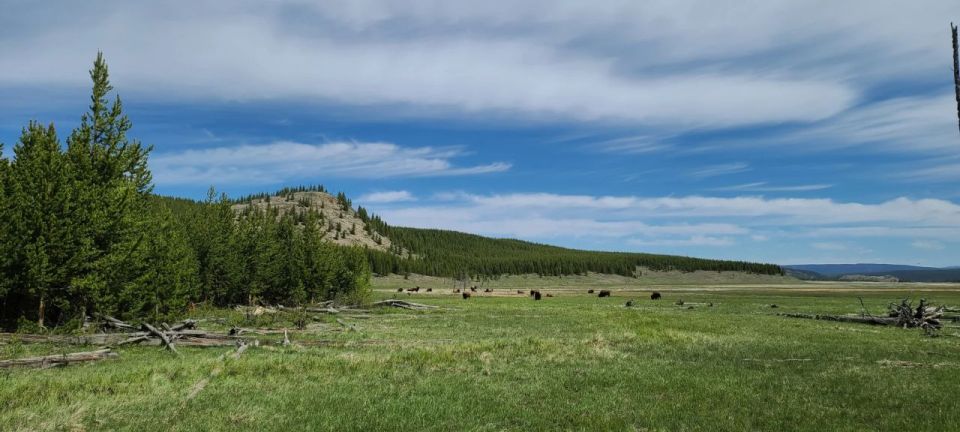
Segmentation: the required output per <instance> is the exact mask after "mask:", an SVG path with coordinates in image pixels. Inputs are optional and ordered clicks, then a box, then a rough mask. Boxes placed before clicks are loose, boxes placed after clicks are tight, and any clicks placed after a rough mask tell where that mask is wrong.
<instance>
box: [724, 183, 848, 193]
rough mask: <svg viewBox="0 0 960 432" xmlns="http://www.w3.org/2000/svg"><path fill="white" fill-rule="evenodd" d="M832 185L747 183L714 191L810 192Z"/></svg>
mask: <svg viewBox="0 0 960 432" xmlns="http://www.w3.org/2000/svg"><path fill="white" fill-rule="evenodd" d="M831 187H833V185H832V184H808V185H796V186H775V185H769V184H767V182H755V183H745V184H739V185H734V186H726V187H719V188H713V189H711V190H714V191H737V192H808V191H818V190H823V189H829V188H831Z"/></svg>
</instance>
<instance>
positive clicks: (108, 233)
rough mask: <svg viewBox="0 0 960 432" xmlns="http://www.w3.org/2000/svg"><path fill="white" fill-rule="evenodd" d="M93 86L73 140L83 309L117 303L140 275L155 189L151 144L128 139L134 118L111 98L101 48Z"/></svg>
mask: <svg viewBox="0 0 960 432" xmlns="http://www.w3.org/2000/svg"><path fill="white" fill-rule="evenodd" d="M90 78H91V79H92V81H93V91H92V94H91V97H90V100H91V103H90V107H89V109H90V110H89V112H87V113H85V114H84V115H83V117H81V121H80V126H79V127H77V129H75V130H74V131H73V133H72V134H71V135H70V138H69V139H68V140H67V158H68V160H69V161H70V166H71V170H70V172H71V174H72V180H73V189H74V191H75V193H76V204H77V205H76V208H75V209H74V211H73V214H72V218H74V219H75V222H76V224H77V225H78V226H79V227H81V231H80V233H79V234H80V235H79V238H80V239H82V244H83V247H82V253H81V254H80V255H81V257H80V258H81V262H82V263H83V265H82V267H81V268H80V269H79V271H78V272H77V273H76V274H74V275H73V279H72V281H71V284H70V287H71V290H72V292H71V294H72V297H73V298H72V300H71V304H72V305H74V306H76V307H77V308H78V310H79V313H80V314H84V313H86V312H87V311H88V310H90V309H98V310H102V311H111V310H113V309H115V308H116V303H117V301H118V294H119V290H120V288H119V287H122V286H123V285H124V284H125V283H126V282H127V281H129V280H131V279H134V278H136V277H139V275H137V274H135V273H131V269H133V268H136V266H132V265H131V262H130V259H131V258H132V257H134V256H136V255H137V254H138V249H139V248H141V247H143V242H144V232H145V231H146V226H145V225H146V224H147V218H146V204H147V198H148V196H149V193H150V191H151V176H150V172H149V170H148V169H147V155H148V154H149V152H150V150H151V148H150V147H145V146H143V145H142V144H141V143H140V142H139V141H136V140H130V139H128V138H127V132H128V131H129V130H130V128H131V126H132V125H131V123H130V120H129V119H128V118H127V117H126V115H125V114H124V113H123V105H122V103H121V101H120V98H119V96H117V97H116V98H115V99H114V101H113V103H112V104H111V103H109V101H108V100H107V95H108V93H109V92H110V91H111V90H112V89H113V87H111V86H110V80H109V73H108V70H107V64H106V62H105V61H104V59H103V54H102V53H98V54H97V59H96V61H95V62H94V66H93V69H92V70H91V71H90Z"/></svg>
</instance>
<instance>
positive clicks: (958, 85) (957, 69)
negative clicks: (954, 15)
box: [950, 23, 960, 128]
mask: <svg viewBox="0 0 960 432" xmlns="http://www.w3.org/2000/svg"><path fill="white" fill-rule="evenodd" d="M950 31H951V33H953V89H954V92H955V93H956V96H957V127H958V128H960V54H958V52H957V26H955V25H953V23H950Z"/></svg>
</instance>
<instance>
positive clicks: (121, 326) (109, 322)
mask: <svg viewBox="0 0 960 432" xmlns="http://www.w3.org/2000/svg"><path fill="white" fill-rule="evenodd" d="M100 318H103V320H104V325H106V326H108V327H113V328H115V329H118V330H137V327H136V326H134V325H131V324H128V323H126V322H123V321H120V320H118V319H116V318H114V317H112V316H110V315H100Z"/></svg>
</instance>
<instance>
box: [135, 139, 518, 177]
mask: <svg viewBox="0 0 960 432" xmlns="http://www.w3.org/2000/svg"><path fill="white" fill-rule="evenodd" d="M463 155H464V151H463V150H462V149H460V148H456V147H446V148H433V147H412V148H411V147H401V146H398V145H396V144H392V143H357V142H331V143H324V144H304V143H297V142H289V141H280V142H275V143H271V144H264V145H240V146H236V147H216V148H207V149H198V150H186V151H183V152H178V153H160V154H157V155H155V156H153V157H152V158H151V159H150V168H151V169H152V170H153V173H154V180H155V181H156V182H157V183H158V184H161V185H175V184H195V183H201V184H202V183H208V184H223V183H229V184H241V185H242V184H274V183H281V182H289V181H293V180H298V179H310V178H316V177H319V176H323V177H349V178H390V177H438V176H462V175H475V174H487V173H496V172H502V171H506V170H509V169H510V167H511V165H510V164H509V163H506V162H494V163H489V164H484V165H473V166H457V165H454V164H453V162H452V160H453V159H454V158H457V157H460V156H463Z"/></svg>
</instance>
